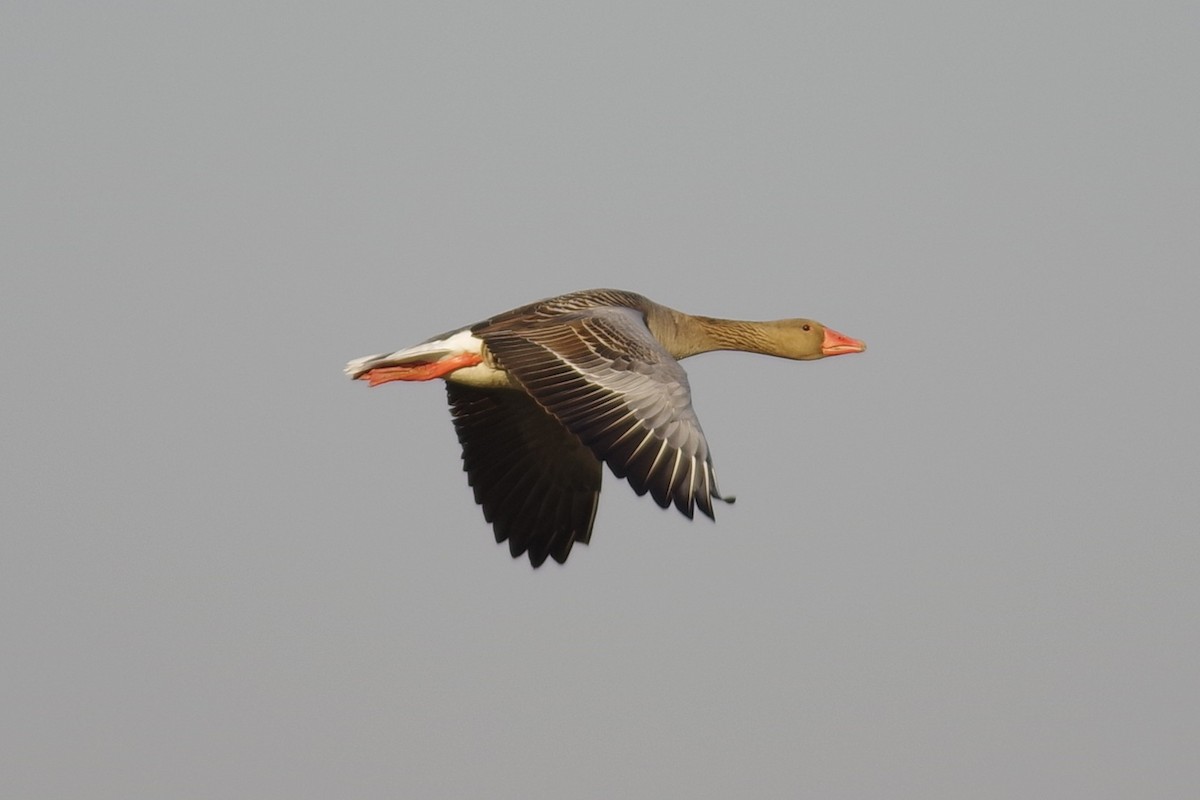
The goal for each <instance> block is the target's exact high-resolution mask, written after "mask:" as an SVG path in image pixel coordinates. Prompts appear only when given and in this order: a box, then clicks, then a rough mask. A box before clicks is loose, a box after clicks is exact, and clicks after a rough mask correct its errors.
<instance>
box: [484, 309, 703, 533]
mask: <svg viewBox="0 0 1200 800" xmlns="http://www.w3.org/2000/svg"><path fill="white" fill-rule="evenodd" d="M476 333H477V335H479V336H480V337H481V338H483V340H484V342H485V343H486V344H487V347H488V349H489V350H490V351H491V352H492V354H493V355H494V357H495V358H496V359H498V361H499V363H500V364H501V365H502V366H503V367H504V368H505V369H507V370H508V371H509V374H510V375H511V376H512V377H514V378H516V380H517V381H518V382H519V383H520V384H521V385H522V386H524V387H525V388H526V390H527V391H528V392H529V393H530V395H532V396H533V398H534V399H535V400H537V402H538V403H539V404H540V405H541V406H543V407H544V408H545V409H546V410H548V411H549V412H550V413H551V414H553V415H554V416H555V417H557V418H558V420H559V421H561V422H562V424H563V425H565V426H566V427H567V428H569V429H570V430H571V431H572V432H573V433H574V434H575V435H576V436H578V437H579V438H580V439H581V440H582V441H583V442H584V443H585V444H586V445H587V446H588V447H589V448H591V450H592V452H593V453H595V455H596V457H597V458H599V459H601V460H603V461H604V462H605V463H607V464H608V465H609V468H610V469H611V470H612V471H613V473H614V474H615V475H616V476H617V477H619V478H625V479H627V480H628V481H629V483H630V485H631V486H632V487H633V489H634V491H636V492H637V493H638V494H645V493H646V492H649V493H650V494H651V496H652V497H654V499H655V501H656V502H657V503H658V504H659V505H661V506H662V507H664V508H666V507H667V506H669V505H671V504H672V503H674V505H675V507H676V508H678V509H679V510H680V511H681V512H683V513H684V514H685V515H686V516H688V517H689V518H690V517H692V516H693V513H694V509H695V507H696V506H699V508H700V510H701V511H702V512H703V513H704V514H706V515H708V516H709V517H711V516H713V509H712V498H714V497H715V498H718V499H723V498H721V496H720V494H719V492H718V491H717V487H716V479H715V477H714V475H713V469H712V459H711V457H710V456H709V452H708V443H707V441H706V440H705V438H704V432H703V431H702V430H701V428H700V421H699V420H698V419H697V418H696V413H695V411H694V410H693V409H692V401H691V391H690V389H689V387H688V381H687V375H686V373H685V372H684V371H683V367H681V366H680V365H679V363H678V362H677V361H676V360H675V359H674V358H673V357H672V356H671V355H670V354H669V353H668V352H667V351H666V350H665V349H664V348H663V347H662V345H661V344H659V343H658V341H657V340H656V339H655V338H654V337H653V336H651V335H650V331H649V330H648V329H647V328H646V325H645V321H644V320H643V318H642V316H641V314H640V313H638V312H636V311H634V310H632V309H628V308H621V307H605V308H599V309H590V310H587V311H584V312H580V313H577V314H566V315H562V316H561V317H558V318H556V319H554V320H552V321H548V322H544V323H538V324H535V325H528V324H526V325H524V326H522V327H520V329H519V331H511V330H488V329H484V330H478V329H477V331H476Z"/></svg>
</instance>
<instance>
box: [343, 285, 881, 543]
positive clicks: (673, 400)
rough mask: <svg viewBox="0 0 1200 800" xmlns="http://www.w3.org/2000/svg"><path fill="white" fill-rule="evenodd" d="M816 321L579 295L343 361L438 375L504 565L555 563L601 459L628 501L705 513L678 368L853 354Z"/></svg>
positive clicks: (577, 525) (706, 461) (708, 485)
mask: <svg viewBox="0 0 1200 800" xmlns="http://www.w3.org/2000/svg"><path fill="white" fill-rule="evenodd" d="M865 349H866V345H864V344H863V343H862V342H860V341H858V340H856V339H851V338H850V337H848V336H844V335H843V334H840V333H838V332H836V331H834V330H832V329H830V328H826V327H825V326H824V325H821V324H820V323H819V322H814V321H812V320H807V319H785V320H776V321H772V322H745V321H740V320H726V319H716V318H713V317H701V316H693V315H690V314H684V313H683V312H681V311H676V310H674V309H672V308H668V307H667V306H663V305H659V304H658V303H655V302H652V301H651V300H648V299H647V298H645V297H642V296H641V295H639V294H635V293H633V292H626V291H620V290H615V289H590V290H586V291H580V292H572V293H570V294H564V295H560V296H558V297H550V298H547V299H545V300H539V301H537V302H536V303H531V304H529V305H526V306H521V307H520V308H516V309H513V310H512V311H506V312H504V313H503V314H499V315H497V316H495V317H492V318H491V319H487V320H484V321H483V322H478V323H476V324H474V325H471V326H469V327H466V328H461V329H458V330H454V331H451V332H449V333H445V334H442V335H440V336H435V337H433V338H432V339H429V340H428V341H425V342H423V343H421V344H418V345H416V346H414V347H409V348H407V349H404V350H397V351H396V352H394V353H381V354H379V355H373V356H366V357H365V358H359V359H355V360H354V361H351V362H350V363H349V364H347V365H346V374H347V375H349V376H350V377H351V378H353V379H355V380H365V381H366V382H367V383H368V384H370V385H371V386H378V385H379V384H382V383H388V382H390V381H428V380H432V379H433V378H442V379H444V380H445V382H446V393H447V394H448V395H449V400H450V413H451V415H452V417H453V419H454V427H455V430H456V431H457V433H458V440H459V442H460V443H461V445H462V451H463V456H462V457H463V469H464V470H465V471H466V473H467V479H468V482H469V483H470V485H471V487H472V488H473V489H474V492H475V502H477V503H478V504H479V505H480V506H482V507H483V516H484V519H486V520H487V521H488V522H490V523H491V524H492V527H493V529H494V531H495V534H496V541H497V542H503V541H505V540H507V541H508V548H509V552H510V553H511V554H512V556H513V558H520V557H521V555H522V554H524V553H528V554H529V561H530V563H531V564H532V565H533V566H534V567H539V566H541V564H542V562H544V561H545V560H546V557H547V556H550V557H553V558H554V560H555V561H557V562H559V563H560V564H561V563H563V562H565V561H566V560H567V556H568V555H569V554H570V552H571V546H572V545H574V544H575V543H576V542H580V543H582V544H587V543H588V541H589V540H590V539H591V536H592V523H593V521H594V520H595V517H596V505H597V502H598V501H599V499H600V481H601V468H600V464H601V462H604V463H606V464H608V466H609V469H611V470H612V472H613V474H614V475H616V476H617V477H618V478H624V479H626V480H627V481H629V484H630V486H632V487H633V490H634V491H635V492H637V493H638V494H639V495H643V494H645V493H646V492H649V493H650V495H651V496H652V497H653V498H654V500H655V501H656V502H657V503H658V504H659V505H660V506H662V507H663V508H667V507H668V506H670V505H671V504H672V503H673V504H674V505H675V507H676V508H678V509H679V510H680V511H681V512H683V514H684V515H685V516H687V517H688V518H689V519H691V518H692V516H693V513H694V510H695V508H697V507H698V508H699V509H700V511H701V512H703V513H704V514H705V515H706V516H708V517H710V518H714V517H713V502H712V501H713V499H714V498H715V499H717V500H722V501H725V502H733V498H732V497H729V498H726V497H722V496H721V494H720V493H719V492H718V491H717V481H716V476H715V475H714V474H713V465H712V456H711V455H710V454H709V452H708V443H707V442H706V441H705V438H704V432H703V431H702V430H701V429H700V421H699V419H697V418H696V412H695V411H694V410H693V409H692V398H691V391H690V389H689V387H688V379H687V374H686V373H685V372H684V371H683V367H681V366H680V365H679V361H678V359H682V358H687V357H688V356H694V355H696V354H698V353H707V352H711V351H713V350H741V351H744V352H750V353H764V354H767V355H773V356H779V357H782V358H790V359H796V360H799V361H813V360H816V359H818V358H825V357H826V356H836V355H844V354H846V353H861V352H862V351H863V350H865Z"/></svg>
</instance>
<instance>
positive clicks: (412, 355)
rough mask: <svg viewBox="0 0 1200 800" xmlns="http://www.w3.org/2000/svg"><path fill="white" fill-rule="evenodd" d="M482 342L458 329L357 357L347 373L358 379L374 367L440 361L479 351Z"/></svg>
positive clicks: (468, 332) (466, 331)
mask: <svg viewBox="0 0 1200 800" xmlns="http://www.w3.org/2000/svg"><path fill="white" fill-rule="evenodd" d="M479 345H480V342H479V340H478V339H476V338H475V337H474V336H472V335H471V332H470V331H469V330H465V331H458V332H457V333H454V334H451V335H449V336H446V337H444V338H441V339H435V340H431V341H428V342H422V343H421V344H418V345H414V346H412V347H406V348H405V349H403V350H397V351H396V352H394V353H376V354H375V355H373V356H363V357H362V358H356V359H354V360H353V361H351V362H349V363H348V364H346V368H345V373H346V374H347V375H349V376H350V377H351V378H354V379H356V380H357V379H358V378H360V377H362V376H363V375H365V374H367V373H368V372H370V371H371V370H373V369H378V368H380V367H398V366H401V365H403V364H413V363H418V362H431V361H440V360H442V359H444V358H449V357H451V356H455V355H459V354H462V353H476V354H477V353H479V352H480V349H479Z"/></svg>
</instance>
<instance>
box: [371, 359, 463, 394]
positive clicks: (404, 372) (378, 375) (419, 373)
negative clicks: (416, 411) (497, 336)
mask: <svg viewBox="0 0 1200 800" xmlns="http://www.w3.org/2000/svg"><path fill="white" fill-rule="evenodd" d="M481 363H483V359H482V358H481V357H480V356H478V355H476V354H475V353H460V354H459V355H456V356H450V357H448V358H443V359H442V360H440V361H418V362H415V363H412V364H400V365H398V366H395V367H376V368H375V369H372V370H368V371H367V372H364V373H363V374H362V375H359V376H358V379H359V380H360V381H364V380H365V381H366V382H367V383H369V384H370V385H371V386H378V385H379V384H381V383H390V382H391V381H431V380H433V379H434V378H444V377H446V376H447V375H449V374H450V373H451V372H454V371H455V370H457V369H462V368H463V367H473V366H475V365H476V364H481Z"/></svg>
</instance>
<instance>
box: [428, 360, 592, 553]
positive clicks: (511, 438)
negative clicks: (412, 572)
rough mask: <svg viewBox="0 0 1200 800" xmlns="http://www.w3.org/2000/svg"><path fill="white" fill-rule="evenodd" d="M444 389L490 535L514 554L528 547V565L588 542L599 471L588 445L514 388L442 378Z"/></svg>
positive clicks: (526, 549)
mask: <svg viewBox="0 0 1200 800" xmlns="http://www.w3.org/2000/svg"><path fill="white" fill-rule="evenodd" d="M446 393H447V395H448V396H449V399H450V412H451V414H452V415H453V417H454V429H455V431H456V432H457V433H458V441H459V442H460V443H461V444H462V451H463V469H465V470H466V472H467V480H468V481H469V482H470V484H471V488H472V489H474V491H475V502H477V503H479V505H480V506H482V507H483V516H484V519H486V520H487V521H488V522H490V523H492V529H493V531H494V532H495V534H496V541H497V542H503V541H505V540H506V539H507V540H508V549H509V552H510V553H512V556H513V558H519V557H520V556H521V554H522V553H525V552H526V551H528V553H529V561H530V563H532V564H533V566H535V567H538V566H541V564H542V562H543V561H545V560H546V556H548V555H549V556H553V557H554V560H555V561H557V562H558V563H560V564H561V563H563V562H564V561H566V560H567V555H568V554H569V553H570V552H571V545H573V544H574V543H575V542H576V541H578V542H582V543H583V544H587V543H588V540H589V539H590V538H591V536H592V522H593V520H594V519H595V518H596V504H597V502H598V501H599V499H600V480H601V477H602V475H601V470H600V462H599V461H597V460H596V458H595V456H593V455H592V453H591V451H590V450H588V449H587V448H586V447H584V446H583V444H582V443H581V442H580V441H579V439H578V438H576V437H575V436H574V435H573V434H572V433H571V432H570V431H568V430H567V429H566V428H564V427H563V426H562V425H561V424H560V423H559V422H558V420H556V419H554V417H552V416H550V415H549V414H547V413H546V412H545V410H543V409H542V408H541V406H539V405H538V404H537V403H536V402H534V401H533V399H532V398H530V397H529V396H528V395H526V394H525V393H524V392H522V391H520V390H519V389H478V388H475V387H471V386H464V385H462V384H458V383H454V382H453V381H447V382H446Z"/></svg>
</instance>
